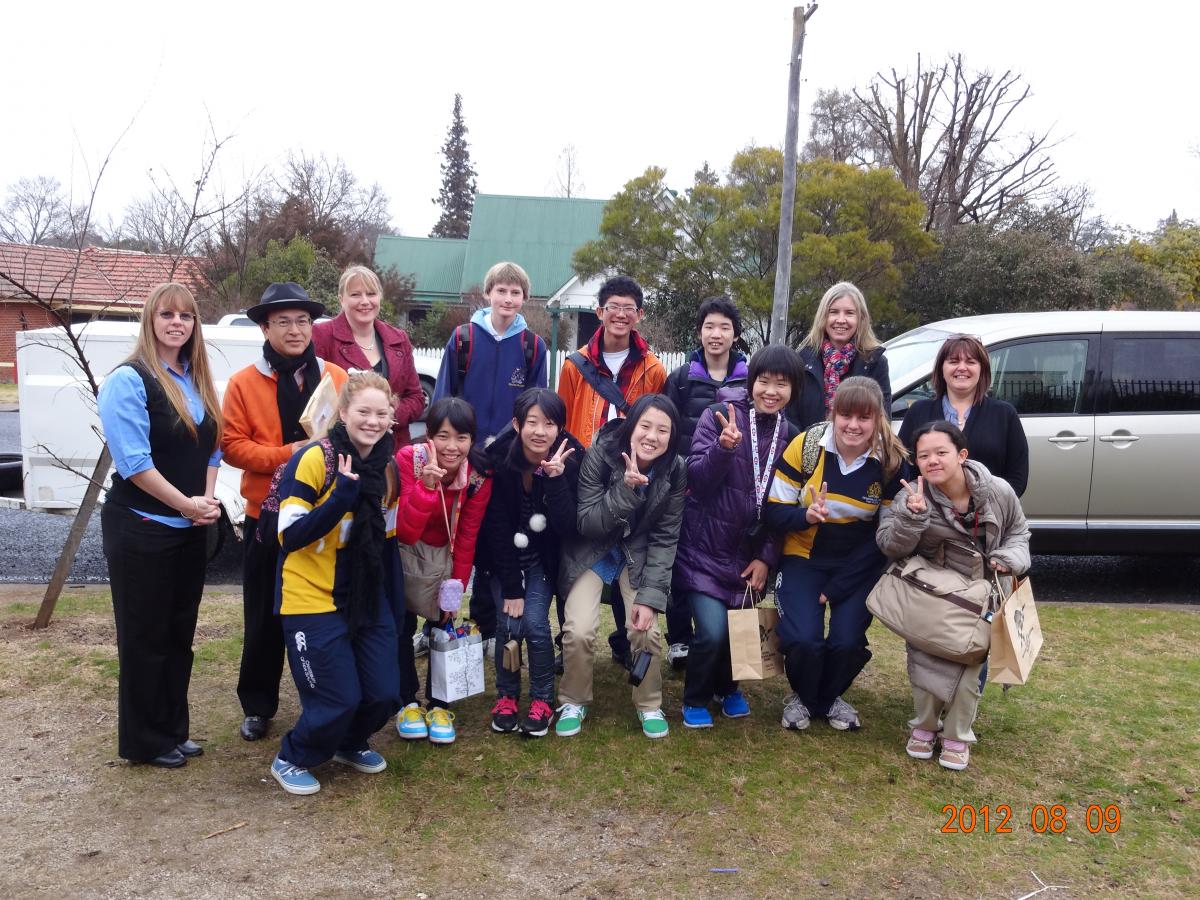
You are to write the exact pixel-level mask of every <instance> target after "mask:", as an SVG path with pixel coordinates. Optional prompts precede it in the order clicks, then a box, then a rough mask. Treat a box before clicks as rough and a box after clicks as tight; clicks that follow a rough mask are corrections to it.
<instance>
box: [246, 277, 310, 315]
mask: <svg viewBox="0 0 1200 900" xmlns="http://www.w3.org/2000/svg"><path fill="white" fill-rule="evenodd" d="M281 309H302V310H304V311H305V312H306V313H308V314H309V315H310V316H312V317H313V318H314V319H316V318H317V317H318V316H323V315H325V307H324V305H323V304H321V303H318V302H317V301H316V300H314V299H312V298H311V297H310V296H308V292H307V291H305V290H304V288H302V287H300V285H298V284H296V282H294V281H284V282H275V283H273V284H271V285H268V286H267V289H266V290H265V291H263V295H262V299H261V300H259V301H258V305H257V306H252V307H250V308H249V309H248V310H246V316H247V317H248V318H249V319H250V320H251V321H252V322H255V323H256V324H258V325H261V324H262V323H263V322H265V321H267V316H269V315H270V314H271V313H273V312H278V311H279V310H281Z"/></svg>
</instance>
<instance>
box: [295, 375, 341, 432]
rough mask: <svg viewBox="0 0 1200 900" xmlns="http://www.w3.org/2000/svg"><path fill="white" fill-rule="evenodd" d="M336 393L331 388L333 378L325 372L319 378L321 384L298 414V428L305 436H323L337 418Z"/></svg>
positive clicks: (332, 387)
mask: <svg viewBox="0 0 1200 900" xmlns="http://www.w3.org/2000/svg"><path fill="white" fill-rule="evenodd" d="M337 405H338V392H337V388H335V387H334V386H333V376H332V375H330V374H329V373H328V372H326V373H325V374H324V375H322V376H321V383H320V384H318V385H317V389H316V390H315V391H313V392H312V396H311V397H309V398H308V403H306V404H305V405H304V412H302V413H300V427H301V428H303V429H304V432H305V434H307V435H308V436H309V437H312V436H313V435H314V434H324V433H325V432H326V431H328V430H329V426H330V425H332V424H333V420H334V418H335V417H336V416H337Z"/></svg>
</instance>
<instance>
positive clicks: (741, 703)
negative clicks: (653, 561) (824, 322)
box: [672, 344, 803, 728]
mask: <svg viewBox="0 0 1200 900" xmlns="http://www.w3.org/2000/svg"><path fill="white" fill-rule="evenodd" d="M802 377H803V368H802V367H801V364H800V358H799V356H797V355H796V352H795V351H794V350H792V349H790V348H788V347H784V346H780V345H778V344H772V345H769V346H767V347H763V348H762V349H761V350H759V351H758V352H757V353H755V354H754V356H753V357H752V358H751V360H750V372H749V377H748V378H747V383H748V385H749V396H747V394H746V389H744V388H726V389H723V390H722V391H720V392H719V393H718V394H717V399H718V400H719V401H721V402H720V403H717V404H714V405H713V406H711V407H710V408H709V409H707V410H705V412H704V414H703V415H702V416H701V417H700V421H699V422H698V423H697V424H696V433H695V436H694V438H693V439H692V449H691V452H690V453H689V454H688V485H689V492H688V498H687V505H686V506H685V507H684V512H683V528H682V530H681V533H680V535H679V549H678V551H677V552H676V557H675V570H674V576H673V585H672V588H673V590H672V594H673V597H672V602H674V603H681V602H683V603H687V604H688V605H689V606H690V609H691V615H692V617H693V619H694V620H695V625H696V634H695V637H694V638H693V639H692V644H691V650H690V652H689V654H688V664H687V678H686V680H685V681H684V689H683V724H684V725H685V726H687V727H688V728H711V727H712V723H713V720H712V715H711V714H710V713H709V710H708V704H709V702H710V701H712V699H713V698H714V696H715V697H720V698H721V712H722V713H723V714H724V715H725V716H726V717H727V718H739V717H741V716H747V715H749V714H750V706H749V704H748V703H747V702H746V698H745V697H743V696H742V692H741V691H740V690H738V686H737V683H736V682H734V681H733V679H732V676H731V674H730V665H729V623H728V619H727V617H726V611H727V610H729V609H735V608H737V607H738V606H740V605H741V604H742V602H743V599H744V598H745V595H746V588H747V586H749V587H750V589H751V590H752V592H754V594H758V593H761V592H762V591H763V589H764V588H765V587H766V584H767V576H768V574H769V572H770V570H771V568H772V567H773V566H774V565H775V564H776V563H777V562H778V560H779V548H778V546H777V545H776V543H775V541H774V540H773V539H772V537H771V535H769V534H768V533H767V531H766V528H765V526H764V524H763V522H762V513H761V511H762V505H763V503H764V501H765V500H766V496H767V491H768V489H769V486H770V481H771V473H772V471H773V470H774V468H775V462H776V461H777V460H778V459H779V457H780V456H782V455H783V451H784V450H785V449H786V448H787V445H788V442H789V441H790V440H791V439H792V437H793V436H794V435H795V428H794V426H792V425H791V424H790V423H789V422H788V421H787V419H786V418H785V417H784V416H783V414H782V413H783V411H784V410H785V409H786V408H787V405H788V403H789V402H790V400H791V399H792V396H793V394H794V392H795V391H796V390H797V389H798V388H799V386H800V383H801V379H802ZM722 404H723V409H722Z"/></svg>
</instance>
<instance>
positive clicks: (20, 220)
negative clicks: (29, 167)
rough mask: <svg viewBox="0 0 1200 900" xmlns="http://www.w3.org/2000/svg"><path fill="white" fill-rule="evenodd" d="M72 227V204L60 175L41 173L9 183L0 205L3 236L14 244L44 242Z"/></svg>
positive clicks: (0, 225)
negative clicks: (64, 190) (65, 193)
mask: <svg viewBox="0 0 1200 900" xmlns="http://www.w3.org/2000/svg"><path fill="white" fill-rule="evenodd" d="M70 228H71V205H70V203H69V202H68V201H67V197H66V196H65V195H64V194H63V188H62V184H61V183H59V180H58V179H57V178H50V177H47V176H45V175H38V176H36V177H34V178H20V179H18V180H17V181H16V182H15V183H13V184H10V185H9V186H8V193H7V195H6V196H5V198H4V203H3V205H0V238H2V239H4V240H6V241H10V242H12V243H14V244H45V243H49V242H51V241H52V240H54V239H56V238H60V237H61V236H62V235H63V234H64V232H67V231H69V230H70Z"/></svg>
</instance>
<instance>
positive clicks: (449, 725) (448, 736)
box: [425, 706, 457, 744]
mask: <svg viewBox="0 0 1200 900" xmlns="http://www.w3.org/2000/svg"><path fill="white" fill-rule="evenodd" d="M425 724H426V725H427V726H429V743H431V744H453V743H454V738H455V737H456V736H457V735H456V734H455V733H454V713H452V712H450V710H448V709H444V708H443V707H440V706H435V707H433V709H431V710H429V712H427V713H425Z"/></svg>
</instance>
